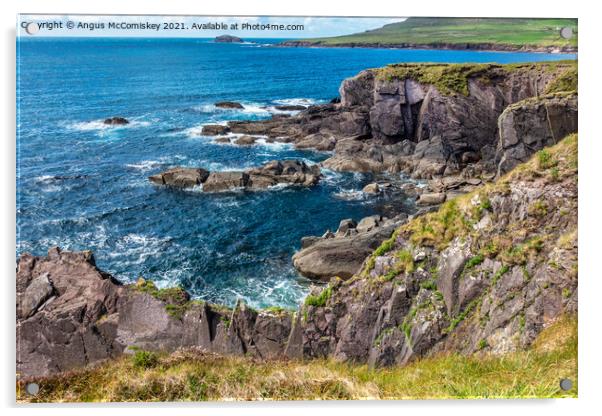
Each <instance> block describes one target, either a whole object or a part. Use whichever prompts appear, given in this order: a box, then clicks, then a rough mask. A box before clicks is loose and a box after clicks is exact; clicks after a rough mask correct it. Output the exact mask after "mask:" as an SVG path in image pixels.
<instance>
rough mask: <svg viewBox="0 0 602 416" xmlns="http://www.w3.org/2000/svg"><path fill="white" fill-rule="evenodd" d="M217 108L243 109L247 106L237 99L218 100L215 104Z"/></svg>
mask: <svg viewBox="0 0 602 416" xmlns="http://www.w3.org/2000/svg"><path fill="white" fill-rule="evenodd" d="M214 105H215V106H216V107H217V108H228V109H243V108H245V107H244V106H243V105H242V104H241V103H237V102H236V101H218V102H217V103H215V104H214Z"/></svg>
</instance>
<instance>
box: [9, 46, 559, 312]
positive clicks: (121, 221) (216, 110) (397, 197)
mask: <svg viewBox="0 0 602 416" xmlns="http://www.w3.org/2000/svg"><path fill="white" fill-rule="evenodd" d="M245 41H246V42H245V43H240V44H238V43H221V44H219V43H214V42H212V41H209V40H199V39H154V40H153V41H152V42H150V41H149V42H145V41H143V40H142V41H141V40H128V39H93V38H92V39H77V40H75V39H37V40H21V41H20V45H19V55H18V65H17V67H18V68H19V69H18V71H19V73H18V78H19V94H20V95H19V120H18V128H19V133H20V136H19V141H18V167H17V232H18V240H17V250H16V251H17V252H16V255H20V254H21V253H24V252H30V253H32V254H34V255H42V254H44V253H46V252H47V251H48V249H49V248H50V247H52V246H60V247H61V248H63V249H65V250H74V251H79V250H88V249H89V250H92V251H93V252H94V254H95V257H96V261H97V264H98V266H99V267H100V268H102V269H103V270H105V271H107V272H109V273H111V274H113V275H114V276H116V277H117V278H119V279H120V280H121V281H124V282H134V281H135V280H136V279H137V278H138V277H139V276H143V277H144V278H145V279H148V280H152V281H154V282H155V283H156V284H157V286H158V287H168V286H174V285H181V286H183V287H184V288H186V289H187V290H188V291H189V292H190V293H191V295H192V296H193V297H198V298H202V299H205V300H209V301H211V302H216V303H222V304H226V305H230V306H232V305H234V304H235V302H236V299H237V298H242V299H243V300H244V301H245V302H246V303H247V304H249V305H250V306H253V307H258V308H259V307H267V306H274V305H279V306H285V307H295V306H296V305H297V304H298V302H299V301H300V300H301V299H302V298H303V297H304V296H305V295H306V294H307V292H308V290H309V289H308V286H309V281H308V280H306V279H304V278H302V277H300V276H299V274H298V273H297V272H296V271H295V269H294V267H293V263H292V256H293V255H294V254H295V252H296V251H297V250H298V249H299V248H300V247H301V238H302V237H304V236H309V235H314V236H321V235H323V234H324V232H325V231H326V230H328V229H329V230H331V231H336V230H337V228H338V226H339V223H340V221H341V220H342V219H346V218H351V219H353V220H355V221H357V222H359V221H360V220H361V219H362V218H364V217H367V216H370V215H375V214H377V215H385V216H391V214H392V213H403V212H405V213H411V212H413V210H414V209H415V208H414V197H413V196H411V195H406V197H404V196H403V194H402V193H398V194H393V193H387V192H383V193H378V194H370V193H368V192H364V191H363V189H364V187H365V186H366V185H369V184H371V183H374V182H378V183H381V184H382V183H389V184H391V185H392V186H393V187H399V186H401V185H402V184H403V183H407V181H408V180H407V179H406V178H405V177H403V176H402V175H401V174H394V175H393V174H381V175H380V176H373V175H372V174H357V173H355V174H354V173H336V172H333V171H331V170H328V169H322V171H321V174H322V177H321V178H320V180H319V182H318V183H316V184H315V185H314V186H311V187H293V186H274V187H270V188H269V189H267V190H261V191H255V190H231V191H228V192H218V193H206V192H203V191H202V189H201V188H200V187H191V188H185V189H174V188H166V187H161V186H157V185H156V184H153V183H151V182H150V181H149V180H148V177H149V176H152V175H157V174H160V173H161V172H165V171H167V170H169V169H171V168H174V167H184V168H197V167H198V168H203V169H205V170H207V171H208V172H241V171H247V170H249V169H252V168H256V167H259V166H263V165H264V164H266V163H267V162H270V161H273V160H279V161H286V160H298V161H301V162H303V163H305V164H306V165H307V166H309V167H311V166H315V165H316V164H318V163H320V162H322V161H323V160H325V159H327V158H328V157H329V156H331V155H330V153H328V151H314V150H302V149H296V148H294V147H293V146H292V145H291V144H288V143H280V142H271V141H270V140H268V138H266V137H261V135H256V136H257V137H255V138H254V139H253V140H249V139H244V140H243V137H242V135H237V134H235V133H226V134H224V135H208V134H203V128H204V127H205V126H207V125H214V126H216V125H217V126H220V125H221V126H224V125H225V124H226V123H227V122H228V121H233V120H263V119H269V118H271V117H273V116H274V117H286V116H287V115H291V114H296V113H297V112H298V111H299V110H300V109H301V108H304V107H307V106H309V105H312V104H316V103H325V102H328V101H330V100H331V99H333V98H335V97H337V96H338V87H339V85H340V83H341V81H342V80H343V79H345V78H348V77H351V76H354V75H356V74H357V73H358V72H359V71H361V70H363V69H365V68H367V67H380V66H383V65H386V64H389V63H392V62H427V61H429V62H433V61H439V62H501V63H507V62H524V61H534V60H552V59H563V58H566V56H565V55H562V54H554V55H551V54H529V53H495V52H492V53H488V52H470V51H419V50H376V49H374V50H372V49H353V50H350V49H328V50H323V49H317V48H271V47H266V44H265V41H263V42H264V43H262V41H257V40H248V39H245ZM270 42H274V41H273V40H271V41H270ZM64 62H69V63H70V65H69V66H64V65H63V63H64ZM149 62H152V65H148V63H149ZM174 62H177V65H174ZM22 68H27V70H26V71H23V70H21V69H22ZM65 85H68V86H69V88H65ZM222 101H225V102H234V103H238V104H240V106H223V105H222V106H218V105H216V103H219V102H222ZM111 117H123V118H125V119H126V120H127V123H124V122H122V121H121V120H120V119H114V118H111ZM107 118H111V119H110V120H109V122H108V123H105V121H106V119H107ZM222 136H223V137H225V138H226V139H224V138H223V137H222ZM219 137H222V138H221V139H220V138H219ZM240 140H242V142H240V143H237V141H240ZM245 141H246V143H245Z"/></svg>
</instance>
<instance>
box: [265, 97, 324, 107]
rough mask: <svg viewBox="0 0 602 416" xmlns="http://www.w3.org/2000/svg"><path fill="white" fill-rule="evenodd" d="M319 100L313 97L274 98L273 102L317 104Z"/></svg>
mask: <svg viewBox="0 0 602 416" xmlns="http://www.w3.org/2000/svg"><path fill="white" fill-rule="evenodd" d="M319 102H320V101H318V100H314V99H313V98H283V99H280V100H274V103H276V104H278V105H305V106H309V105H313V104H318V103H319Z"/></svg>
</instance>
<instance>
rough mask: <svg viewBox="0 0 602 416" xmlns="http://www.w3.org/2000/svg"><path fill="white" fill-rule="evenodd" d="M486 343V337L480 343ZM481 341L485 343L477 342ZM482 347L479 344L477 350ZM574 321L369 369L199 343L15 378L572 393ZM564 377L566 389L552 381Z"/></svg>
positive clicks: (131, 394) (115, 393)
mask: <svg viewBox="0 0 602 416" xmlns="http://www.w3.org/2000/svg"><path fill="white" fill-rule="evenodd" d="M485 342H486V341H485ZM480 345H485V344H484V342H480V343H479V346H480ZM484 348H485V347H484ZM577 376H578V375H577V320H576V318H573V317H565V318H562V319H560V320H559V321H557V322H556V323H554V324H552V325H550V326H549V327H547V328H546V329H544V330H543V331H542V333H541V334H540V335H539V336H538V338H537V339H536V341H535V343H534V344H533V346H532V347H531V348H530V349H529V350H527V351H519V352H515V353H510V354H507V355H502V356H496V355H491V354H488V353H486V352H483V353H479V354H476V355H472V356H462V355H458V354H447V355H446V354H443V355H436V356H433V357H428V358H422V359H418V360H416V361H414V362H412V363H410V364H409V365H407V366H405V367H392V368H381V369H371V368H368V366H366V365H357V364H352V363H340V362H335V361H334V360H327V359H316V360H306V361H279V360H272V361H259V360H255V359H251V358H248V357H224V356H219V355H215V354H211V353H206V352H200V351H198V350H183V351H179V352H176V353H173V354H171V355H158V356H157V361H156V362H155V363H154V365H152V366H149V367H139V366H136V365H135V363H134V362H133V360H132V358H131V357H127V356H124V357H121V358H119V359H116V360H113V361H110V362H108V363H105V364H102V365H100V366H97V367H94V368H90V369H86V370H81V371H76V372H71V373H68V374H64V375H61V376H54V377H48V378H39V379H36V380H35V381H36V382H37V383H38V384H39V385H40V393H39V394H38V395H37V396H29V395H27V394H26V393H25V391H24V385H25V382H21V383H18V384H17V400H18V402H21V403H23V402H109V401H111V402H115V401H126V402H134V401H153V402H156V401H206V400H265V399H273V400H312V399H324V400H335V399H340V400H347V399H447V398H502V397H503V398H535V397H537V398H547V397H577V393H578V378H577ZM562 378H568V379H570V380H572V381H573V386H574V387H573V388H572V389H571V390H569V391H566V392H565V391H563V390H561V389H560V386H559V381H560V380H561V379H562Z"/></svg>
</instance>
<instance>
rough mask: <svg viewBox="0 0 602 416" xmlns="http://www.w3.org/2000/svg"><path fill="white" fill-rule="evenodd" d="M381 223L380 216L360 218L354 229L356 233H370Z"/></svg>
mask: <svg viewBox="0 0 602 416" xmlns="http://www.w3.org/2000/svg"><path fill="white" fill-rule="evenodd" d="M381 221H382V217H381V216H380V215H370V216H369V217H364V218H362V219H361V220H360V222H359V223H358V224H357V226H356V227H355V228H356V229H357V231H358V232H365V231H372V230H373V229H375V228H376V227H378V226H379V225H380V223H381Z"/></svg>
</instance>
